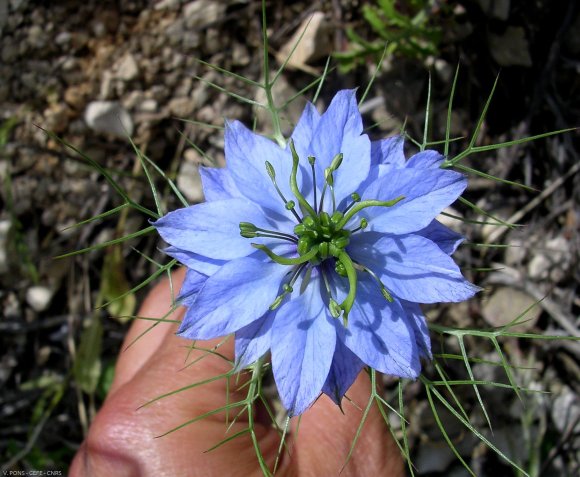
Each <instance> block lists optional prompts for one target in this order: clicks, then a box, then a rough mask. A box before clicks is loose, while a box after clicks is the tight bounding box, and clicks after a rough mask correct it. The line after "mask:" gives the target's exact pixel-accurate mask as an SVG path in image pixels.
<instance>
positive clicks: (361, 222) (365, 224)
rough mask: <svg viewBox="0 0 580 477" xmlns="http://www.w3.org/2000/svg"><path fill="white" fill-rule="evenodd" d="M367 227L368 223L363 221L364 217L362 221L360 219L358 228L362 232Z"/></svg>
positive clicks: (365, 220)
mask: <svg viewBox="0 0 580 477" xmlns="http://www.w3.org/2000/svg"><path fill="white" fill-rule="evenodd" d="M368 226H369V221H368V220H367V219H365V218H364V217H363V218H362V219H360V225H359V227H360V228H361V229H362V230H364V229H366V228H367V227H368Z"/></svg>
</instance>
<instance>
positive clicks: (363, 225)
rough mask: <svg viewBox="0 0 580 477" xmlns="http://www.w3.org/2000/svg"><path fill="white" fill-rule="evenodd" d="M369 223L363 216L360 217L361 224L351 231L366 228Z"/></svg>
mask: <svg viewBox="0 0 580 477" xmlns="http://www.w3.org/2000/svg"><path fill="white" fill-rule="evenodd" d="M368 225H369V221H368V220H367V219H365V218H364V217H363V218H362V219H360V225H359V226H358V227H357V228H356V229H353V230H351V231H350V233H351V234H354V233H355V232H358V231H359V230H364V229H366V228H367V227H368Z"/></svg>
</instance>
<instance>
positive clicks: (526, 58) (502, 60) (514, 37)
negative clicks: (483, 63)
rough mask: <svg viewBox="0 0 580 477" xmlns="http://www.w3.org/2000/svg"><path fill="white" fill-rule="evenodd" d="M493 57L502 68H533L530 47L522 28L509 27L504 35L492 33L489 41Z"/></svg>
mask: <svg viewBox="0 0 580 477" xmlns="http://www.w3.org/2000/svg"><path fill="white" fill-rule="evenodd" d="M487 43H488V46H489V51H490V52H491V56H493V59H494V60H495V61H496V62H497V64H498V65H500V66H524V67H527V68H529V67H530V66H532V57H531V55H530V46H529V44H528V40H527V39H526V32H525V30H524V29H523V28H522V27H508V28H507V29H506V31H505V32H504V33H503V35H495V34H493V33H490V34H489V36H488V39H487Z"/></svg>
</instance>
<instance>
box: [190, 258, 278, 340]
mask: <svg viewBox="0 0 580 477" xmlns="http://www.w3.org/2000/svg"><path fill="white" fill-rule="evenodd" d="M286 273H288V267H284V266H282V265H278V264H277V263H274V262H266V263H265V262H263V261H262V260H259V259H256V258H253V257H245V258H240V259H237V260H233V261H231V262H228V263H226V264H225V265H224V266H223V267H222V268H220V269H219V271H218V272H217V273H215V274H214V275H212V276H211V277H210V278H208V279H207V281H206V282H205V285H204V286H203V288H202V289H201V290H200V291H199V293H198V295H197V298H196V300H195V301H194V302H193V303H192V305H191V306H190V307H189V309H188V310H187V313H186V314H185V318H184V319H183V322H182V324H181V327H180V328H179V331H178V333H179V335H180V336H183V337H184V338H189V339H212V338H217V337H218V336H225V335H227V334H229V333H233V332H234V331H238V330H239V329H240V328H243V327H244V326H247V325H249V324H250V323H252V322H253V321H255V320H257V319H259V318H260V317H261V316H262V315H264V314H265V313H266V312H267V311H268V308H269V307H270V305H271V304H272V302H273V301H274V299H275V298H276V296H277V294H278V290H279V288H280V283H281V281H282V278H283V277H284V275H286Z"/></svg>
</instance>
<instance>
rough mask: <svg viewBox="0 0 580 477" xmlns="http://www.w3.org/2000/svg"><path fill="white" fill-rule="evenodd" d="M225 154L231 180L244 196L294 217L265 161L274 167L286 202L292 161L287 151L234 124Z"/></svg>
mask: <svg viewBox="0 0 580 477" xmlns="http://www.w3.org/2000/svg"><path fill="white" fill-rule="evenodd" d="M225 153H226V161H227V167H228V170H229V171H230V174H231V177H232V179H233V180H234V182H235V183H236V185H237V187H238V189H239V190H240V192H241V193H242V194H243V195H244V196H245V197H247V198H248V199H250V200H251V201H252V202H255V203H256V204H259V205H261V206H262V207H264V208H268V209H271V210H273V211H275V212H277V213H278V214H280V215H282V216H285V217H292V215H291V214H290V212H289V211H288V210H286V208H285V207H284V202H283V201H282V199H281V198H280V196H279V195H278V193H277V192H276V189H275V187H274V185H273V184H272V181H271V180H270V177H269V176H268V173H267V171H266V166H265V162H266V161H269V162H270V164H272V166H273V167H274V170H275V171H276V178H277V182H278V186H279V187H280V189H281V190H282V192H283V193H284V195H285V197H286V199H287V200H291V199H292V194H291V191H290V186H289V179H290V173H291V171H292V159H291V155H290V152H289V150H288V149H286V150H285V149H282V148H281V147H280V146H278V145H277V144H276V143H275V142H273V141H271V140H270V139H268V138H265V137H263V136H260V135H258V134H255V133H253V132H252V131H250V130H249V129H248V128H246V127H245V126H244V125H243V124H242V123H240V122H239V121H234V122H232V123H228V124H227V125H226V132H225ZM299 183H300V181H299Z"/></svg>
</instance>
